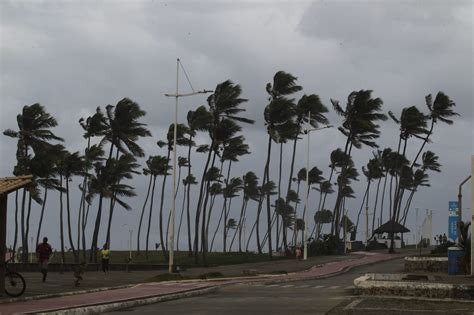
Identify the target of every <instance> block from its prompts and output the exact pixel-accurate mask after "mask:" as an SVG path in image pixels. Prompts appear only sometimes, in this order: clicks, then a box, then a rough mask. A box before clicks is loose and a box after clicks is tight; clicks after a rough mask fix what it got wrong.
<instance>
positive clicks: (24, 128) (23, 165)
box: [3, 103, 63, 262]
mask: <svg viewBox="0 0 474 315" xmlns="http://www.w3.org/2000/svg"><path fill="white" fill-rule="evenodd" d="M16 121H17V125H18V130H17V131H14V130H12V129H6V130H5V131H4V132H3V134H4V135H5V136H8V137H11V138H16V139H18V141H17V151H16V158H17V164H16V165H15V167H14V169H13V174H14V175H15V176H21V175H29V174H31V171H30V170H29V161H30V159H31V155H30V153H31V151H30V150H33V152H34V151H35V148H44V147H45V146H46V145H48V144H50V142H51V141H63V139H62V138H60V137H58V136H56V135H55V134H54V133H53V132H52V131H51V128H54V127H56V126H57V125H58V123H57V121H56V119H55V118H54V117H53V116H51V115H50V114H49V113H48V112H46V110H45V108H44V107H43V106H42V105H40V104H39V103H35V104H33V105H30V106H24V107H23V109H22V112H21V113H20V114H18V115H17V117H16ZM26 193H27V188H25V189H23V194H22V201H21V236H22V248H23V253H28V239H27V238H25V230H26V227H25V223H26V218H25V199H26ZM22 260H23V262H27V260H28V255H27V254H24V255H23V257H22Z"/></svg>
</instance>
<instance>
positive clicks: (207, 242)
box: [203, 195, 216, 250]
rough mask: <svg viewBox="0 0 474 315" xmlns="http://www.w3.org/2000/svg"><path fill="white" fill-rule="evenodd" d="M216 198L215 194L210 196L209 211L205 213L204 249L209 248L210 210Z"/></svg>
mask: <svg viewBox="0 0 474 315" xmlns="http://www.w3.org/2000/svg"><path fill="white" fill-rule="evenodd" d="M215 200H216V195H214V196H212V197H211V203H210V205H209V212H208V213H207V222H206V238H205V240H204V243H203V244H205V245H204V248H206V250H207V249H208V248H209V224H210V222H211V215H212V210H213V209H214V201H215Z"/></svg>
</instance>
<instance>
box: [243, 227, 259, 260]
mask: <svg viewBox="0 0 474 315" xmlns="http://www.w3.org/2000/svg"><path fill="white" fill-rule="evenodd" d="M257 224H258V222H257V221H256V220H255V222H254V223H253V226H252V229H251V230H250V233H249V237H248V239H247V245H246V246H245V251H246V252H248V250H249V244H250V240H251V239H252V234H253V231H255V227H256V226H257ZM257 241H258V240H257Z"/></svg>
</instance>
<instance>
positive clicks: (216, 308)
mask: <svg viewBox="0 0 474 315" xmlns="http://www.w3.org/2000/svg"><path fill="white" fill-rule="evenodd" d="M402 270H403V260H402V259H399V260H395V261H389V262H384V263H379V264H375V265H371V266H363V267H358V268H355V269H353V270H351V271H349V272H347V273H344V274H342V275H339V276H335V277H331V278H326V279H320V280H309V281H298V282H289V283H281V284H270V285H261V284H260V285H259V284H254V285H246V284H241V285H233V286H229V287H225V288H221V289H219V290H218V291H217V292H216V293H214V294H209V295H205V296H200V297H194V298H187V299H180V300H175V301H170V302H164V303H159V304H152V305H147V306H143V307H137V308H132V309H127V310H121V311H117V312H115V314H126V313H135V314H173V315H177V314H225V315H234V314H235V315H237V314H238V315H242V314H285V315H287V314H325V313H327V312H328V311H330V310H331V309H333V308H335V307H336V306H337V305H338V304H341V303H342V304H348V303H350V301H351V300H353V289H352V286H353V280H354V279H355V278H357V277H358V276H360V275H362V274H365V273H367V272H400V271H402Z"/></svg>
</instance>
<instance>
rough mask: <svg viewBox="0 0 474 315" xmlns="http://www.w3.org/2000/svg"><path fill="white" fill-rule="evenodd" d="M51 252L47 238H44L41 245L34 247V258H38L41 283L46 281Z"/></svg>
mask: <svg viewBox="0 0 474 315" xmlns="http://www.w3.org/2000/svg"><path fill="white" fill-rule="evenodd" d="M52 252H53V249H52V248H51V245H49V244H48V238H47V237H44V238H43V243H41V244H39V245H38V247H36V257H37V258H38V262H39V265H40V270H41V273H42V274H43V282H45V281H46V277H47V275H48V262H49V257H50V256H51V253H52Z"/></svg>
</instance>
